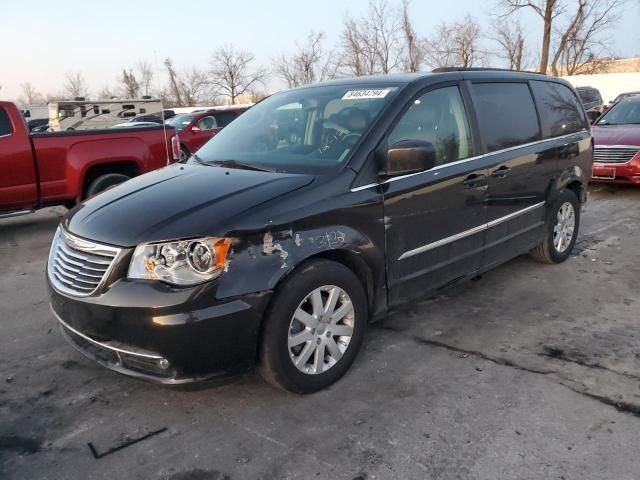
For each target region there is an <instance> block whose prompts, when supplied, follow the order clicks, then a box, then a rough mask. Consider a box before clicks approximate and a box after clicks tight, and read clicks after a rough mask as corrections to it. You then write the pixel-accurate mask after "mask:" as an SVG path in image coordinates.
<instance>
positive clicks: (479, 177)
mask: <svg viewBox="0 0 640 480" xmlns="http://www.w3.org/2000/svg"><path fill="white" fill-rule="evenodd" d="M486 178H487V177H486V176H485V175H484V174H482V173H472V174H471V175H469V176H468V177H467V178H465V180H464V182H462V183H463V185H464V186H465V187H467V188H476V187H478V186H480V185H481V184H483V183H484V182H485V180H486Z"/></svg>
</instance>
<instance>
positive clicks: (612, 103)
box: [604, 91, 640, 112]
mask: <svg viewBox="0 0 640 480" xmlns="http://www.w3.org/2000/svg"><path fill="white" fill-rule="evenodd" d="M634 95H640V91H637V92H624V93H621V94H620V95H618V96H617V97H616V98H614V99H613V100H611V101H610V102H609V104H608V105H607V106H606V107H605V109H604V110H605V112H606V111H607V110H609V109H610V108H611V107H613V106H614V105H615V104H616V103H618V102H619V101H620V100H624V99H625V98H629V97H633V96H634Z"/></svg>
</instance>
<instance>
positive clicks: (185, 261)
mask: <svg viewBox="0 0 640 480" xmlns="http://www.w3.org/2000/svg"><path fill="white" fill-rule="evenodd" d="M230 245H231V240H230V239H228V238H217V237H206V238H195V239H193V240H178V241H175V242H163V243H146V244H142V245H138V246H137V247H136V251H135V252H134V253H133V258H132V259H131V264H130V265H129V274H128V277H129V278H141V279H145V280H160V281H162V282H167V283H171V284H173V285H196V284H198V283H202V282H206V281H207V280H211V279H213V278H216V277H217V276H218V275H220V273H221V272H222V270H223V269H224V264H225V262H226V260H227V252H228V251H229V246H230Z"/></svg>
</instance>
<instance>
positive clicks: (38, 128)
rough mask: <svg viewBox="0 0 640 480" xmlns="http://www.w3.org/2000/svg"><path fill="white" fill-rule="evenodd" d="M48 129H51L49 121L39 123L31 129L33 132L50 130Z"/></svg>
mask: <svg viewBox="0 0 640 480" xmlns="http://www.w3.org/2000/svg"><path fill="white" fill-rule="evenodd" d="M48 131H49V122H47V123H45V124H43V125H38V126H37V127H33V128H32V129H31V133H42V132H48Z"/></svg>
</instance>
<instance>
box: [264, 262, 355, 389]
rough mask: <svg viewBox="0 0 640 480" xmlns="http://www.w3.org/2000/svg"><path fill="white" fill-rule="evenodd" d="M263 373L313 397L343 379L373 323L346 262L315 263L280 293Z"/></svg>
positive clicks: (270, 318) (268, 325) (269, 323)
mask: <svg viewBox="0 0 640 480" xmlns="http://www.w3.org/2000/svg"><path fill="white" fill-rule="evenodd" d="M264 321H265V325H264V329H263V334H262V342H261V345H260V373H261V374H262V376H263V377H264V378H265V379H266V380H267V381H268V382H269V383H271V384H273V385H275V386H277V387H279V388H282V389H284V390H288V391H290V392H293V393H301V394H305V393H313V392H316V391H318V390H322V389H323V388H326V387H328V386H329V385H331V384H332V383H334V382H336V381H337V380H338V379H340V377H342V376H343V375H344V374H345V373H346V371H347V370H348V369H349V367H350V366H351V364H352V363H353V361H354V360H355V358H356V355H357V354H358V351H359V350H360V346H361V345H362V339H363V337H364V330H365V327H366V324H367V301H366V295H365V293H364V289H363V287H362V284H361V283H360V280H358V277H356V275H355V274H354V273H353V272H352V271H351V270H350V269H348V268H347V267H345V266H344V265H342V264H340V263H336V262H332V261H328V260H313V261H311V262H309V263H307V264H306V265H304V266H303V267H302V269H301V270H300V271H298V272H295V273H294V274H293V275H291V276H290V277H289V278H288V279H286V280H285V281H284V282H283V284H282V285H281V286H280V287H279V288H278V290H277V292H276V293H275V297H274V299H273V301H272V303H271V306H270V308H269V310H268V312H267V314H266V316H265V319H264Z"/></svg>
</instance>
